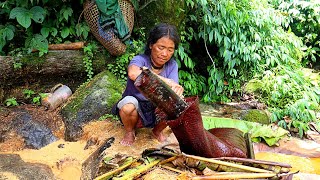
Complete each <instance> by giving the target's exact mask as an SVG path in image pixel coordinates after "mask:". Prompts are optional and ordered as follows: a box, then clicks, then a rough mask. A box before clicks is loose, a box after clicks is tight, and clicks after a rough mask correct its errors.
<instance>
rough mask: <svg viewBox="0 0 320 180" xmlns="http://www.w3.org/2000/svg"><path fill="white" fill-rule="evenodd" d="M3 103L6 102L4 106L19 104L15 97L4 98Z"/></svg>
mask: <svg viewBox="0 0 320 180" xmlns="http://www.w3.org/2000/svg"><path fill="white" fill-rule="evenodd" d="M5 104H6V106H18V105H19V104H18V102H17V100H16V98H15V97H12V98H9V99H6V101H5Z"/></svg>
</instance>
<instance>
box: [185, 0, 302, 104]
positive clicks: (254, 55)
mask: <svg viewBox="0 0 320 180" xmlns="http://www.w3.org/2000/svg"><path fill="white" fill-rule="evenodd" d="M187 4H188V6H189V7H190V8H191V9H192V10H191V12H192V15H190V20H191V22H193V23H194V24H197V25H198V26H197V27H198V28H197V29H195V36H197V37H196V38H195V39H199V40H203V41H204V42H205V43H206V44H207V45H208V46H207V47H208V48H209V49H208V52H209V53H210V51H211V49H210V47H217V48H218V51H217V53H216V54H213V55H214V58H212V63H211V64H212V65H211V66H210V67H208V73H209V77H208V89H207V92H206V94H205V96H204V98H203V99H204V101H214V100H217V99H218V97H217V96H221V98H220V100H228V99H229V98H228V97H231V96H232V94H233V93H237V92H241V85H242V84H243V82H244V81H245V80H247V79H250V78H251V77H252V76H253V75H254V74H257V73H260V72H263V71H264V70H265V69H269V68H271V67H275V66H277V65H281V64H287V65H289V66H298V64H299V60H300V59H301V57H302V52H301V51H300V50H299V48H301V47H302V43H301V41H300V40H299V39H298V38H297V37H295V36H294V35H293V34H290V33H287V32H285V31H284V30H283V29H282V27H281V23H282V22H281V19H283V17H282V15H281V14H280V13H278V12H277V11H276V10H275V9H272V8H270V7H269V6H268V4H267V2H266V1H256V0H245V1H244V0H237V1H228V0H219V1H218V0H213V1H206V0H197V1H192V2H191V1H187ZM195 12H196V13H195Z"/></svg>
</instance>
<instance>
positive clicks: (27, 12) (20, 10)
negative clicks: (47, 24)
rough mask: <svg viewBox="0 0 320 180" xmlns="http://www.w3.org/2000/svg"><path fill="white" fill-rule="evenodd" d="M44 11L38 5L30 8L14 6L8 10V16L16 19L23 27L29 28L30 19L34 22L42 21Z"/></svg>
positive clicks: (44, 14)
mask: <svg viewBox="0 0 320 180" xmlns="http://www.w3.org/2000/svg"><path fill="white" fill-rule="evenodd" d="M45 16H46V11H45V10H44V9H43V8H42V7H40V6H33V7H32V8H31V9H26V8H24V7H15V8H13V9H12V10H11V11H10V15H9V18H10V19H17V21H18V23H19V24H20V25H21V26H22V27H24V28H26V29H27V28H29V27H30V25H31V20H33V21H34V22H36V23H42V22H43V20H44V19H45Z"/></svg>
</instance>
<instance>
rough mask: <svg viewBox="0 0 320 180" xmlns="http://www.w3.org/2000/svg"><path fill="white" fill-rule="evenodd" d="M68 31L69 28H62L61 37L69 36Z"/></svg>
mask: <svg viewBox="0 0 320 180" xmlns="http://www.w3.org/2000/svg"><path fill="white" fill-rule="evenodd" d="M69 33H70V31H69V28H67V27H64V28H62V31H61V37H62V38H66V37H68V36H69Z"/></svg>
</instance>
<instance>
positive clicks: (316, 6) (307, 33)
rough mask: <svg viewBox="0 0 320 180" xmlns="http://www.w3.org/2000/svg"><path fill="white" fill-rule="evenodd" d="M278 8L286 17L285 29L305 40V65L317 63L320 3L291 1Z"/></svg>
mask: <svg viewBox="0 0 320 180" xmlns="http://www.w3.org/2000/svg"><path fill="white" fill-rule="evenodd" d="M276 7H277V8H278V9H279V10H281V11H282V13H283V14H284V15H285V16H284V17H285V18H286V19H285V20H286V23H285V24H284V26H285V28H288V29H289V30H290V31H292V32H293V33H294V34H296V35H297V36H299V37H301V38H302V39H303V43H304V45H305V48H304V50H305V52H306V58H305V59H304V60H303V62H302V63H303V65H304V66H306V65H310V64H312V63H315V62H316V60H317V59H318V58H320V32H319V29H320V2H319V1H289V2H282V3H281V4H280V5H279V6H276Z"/></svg>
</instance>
